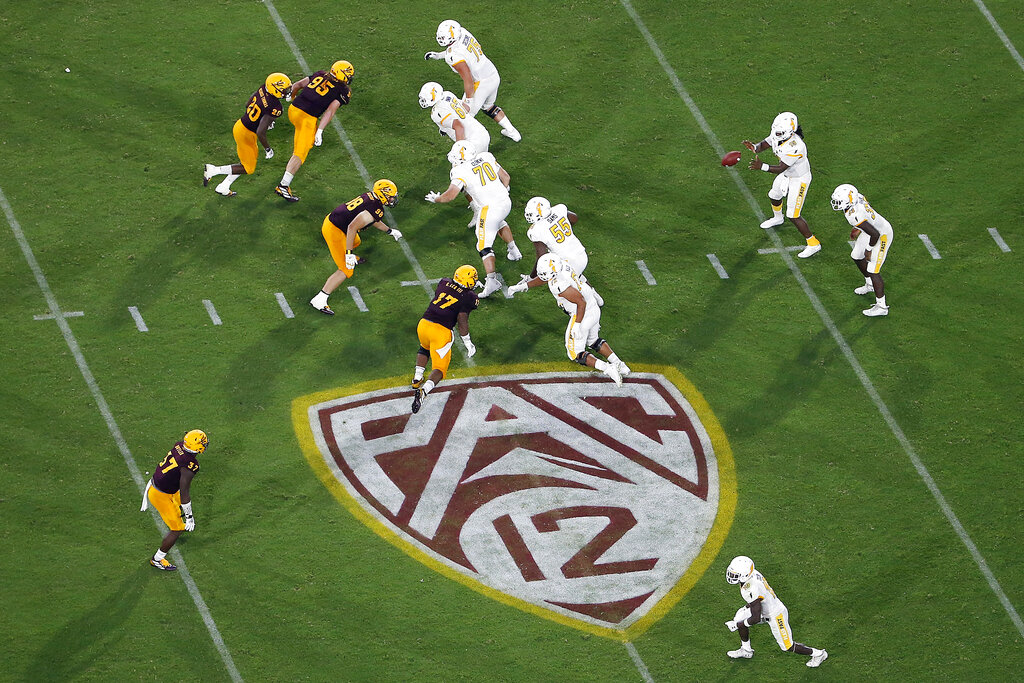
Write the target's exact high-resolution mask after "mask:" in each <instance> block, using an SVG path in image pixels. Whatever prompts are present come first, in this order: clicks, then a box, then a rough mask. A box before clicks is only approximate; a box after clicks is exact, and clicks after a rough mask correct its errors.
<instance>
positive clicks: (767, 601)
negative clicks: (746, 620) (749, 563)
mask: <svg viewBox="0 0 1024 683" xmlns="http://www.w3.org/2000/svg"><path fill="white" fill-rule="evenodd" d="M740 595H742V596H743V600H744V601H746V602H747V603H748V604H749V603H751V602H753V601H754V600H757V599H758V598H761V616H762V618H768V619H773V618H775V617H776V616H778V615H779V614H781V613H782V612H783V611H784V610H785V609H786V606H785V605H783V604H782V601H781V600H779V597H778V596H777V595H775V591H774V590H772V587H771V586H769V585H768V582H767V581H765V579H764V576H763V575H762V574H761V572H759V571H754V574H753V576H751V577H750V580H749V581H747V582H746V583H745V584H743V585H742V586H740Z"/></svg>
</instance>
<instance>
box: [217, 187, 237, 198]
mask: <svg viewBox="0 0 1024 683" xmlns="http://www.w3.org/2000/svg"><path fill="white" fill-rule="evenodd" d="M215 192H216V193H217V194H219V195H220V196H222V197H234V196H235V195H236V194H238V193H237V192H235V191H234V190H222V189H220V188H219V187H218V188H217V189H216V190H215Z"/></svg>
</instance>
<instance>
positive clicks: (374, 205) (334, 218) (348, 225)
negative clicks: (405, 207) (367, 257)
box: [309, 178, 402, 315]
mask: <svg viewBox="0 0 1024 683" xmlns="http://www.w3.org/2000/svg"><path fill="white" fill-rule="evenodd" d="M396 201H398V188H397V187H396V186H395V184H394V183H393V182H391V181H390V180H388V179H387V178H381V179H380V180H378V181H377V182H375V183H374V184H373V189H372V190H371V191H369V192H364V193H363V194H361V195H359V196H358V197H356V198H355V199H352V200H350V201H347V202H345V203H344V204H342V205H341V206H339V207H337V208H336V209H335V210H334V211H332V212H331V213H329V214H327V217H326V218H324V223H323V225H322V226H321V227H320V232H322V233H323V236H324V241H326V242H327V247H328V249H330V250H331V257H332V258H333V259H334V263H335V265H337V266H338V270H337V271H335V273H334V274H332V275H331V276H329V277H328V278H327V282H325V283H324V286H323V289H321V290H320V292H319V293H318V294H317V295H316V296H314V297H313V298H312V299H310V300H309V305H310V306H312V307H313V308H315V309H316V310H318V311H320V312H321V313H323V314H325V315H334V311H332V310H331V307H330V306H328V305H327V298H328V297H329V296H330V295H331V292H333V291H334V290H336V289H337V288H338V287H339V286H340V285H341V283H342V282H344V281H345V279H346V278H350V277H352V276H353V274H354V271H355V267H356V264H357V263H359V257H357V256H356V255H355V249H356V247H358V246H359V244H360V243H361V242H362V240H360V239H359V231H360V230H362V229H363V228H365V227H366V226H368V225H371V224H372V225H373V227H375V228H377V229H378V230H381V231H383V232H386V233H387V234H389V235H391V236H392V237H394V238H395V241H396V242H397V241H398V240H399V239H401V237H402V233H401V232H400V231H399V230H398V228H391V227H388V225H387V224H386V223H384V207H385V206H394V205H395V202H396Z"/></svg>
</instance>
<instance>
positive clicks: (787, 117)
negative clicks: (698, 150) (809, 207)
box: [743, 111, 821, 258]
mask: <svg viewBox="0 0 1024 683" xmlns="http://www.w3.org/2000/svg"><path fill="white" fill-rule="evenodd" d="M743 144H744V146H746V148H747V149H749V150H750V151H751V152H753V153H754V158H753V160H752V161H751V162H750V170H751V171H766V172H767V173H774V174H775V181H774V182H773V183H772V189H771V190H769V192H768V199H770V200H771V202H772V214H773V215H772V217H771V218H769V219H768V220H766V221H764V222H763V223H761V227H762V228H764V229H765V230H767V229H768V228H773V227H775V226H776V225H782V224H783V223H785V222H786V219H785V218H783V217H782V200H783V199H785V200H786V218H788V219H789V220H791V221H792V222H793V225H795V226H796V227H797V230H799V231H800V234H801V235H803V236H804V239H806V240H807V246H806V247H804V249H803V251H801V252H800V253H799V254H797V256H799V257H800V258H807V257H809V256H814V255H815V254H817V253H818V252H819V251H821V242H819V241H818V238H817V237H815V236H814V233H812V232H811V229H810V227H808V225H807V221H805V220H804V219H803V218H801V217H800V209H802V208H803V206H804V200H805V199H807V186H808V185H810V184H811V163H810V162H809V161H808V160H807V145H806V144H805V143H804V133H803V130H802V129H801V128H800V124H799V122H797V119H796V114H794V113H793V112H789V111H784V112H782V113H781V114H779V115H778V116H776V117H775V120H774V121H772V130H771V133H769V135H768V137H767V138H765V139H764V140H761V141H760V142H758V143H756V144H755V143H753V142H751V141H750V140H744V141H743ZM768 148H771V150H772V153H773V154H775V156H777V157H778V158H779V163H778V164H775V165H770V164H766V163H764V162H762V161H761V160H760V159H758V158H757V153H758V152H761V151H763V150H766V149H768Z"/></svg>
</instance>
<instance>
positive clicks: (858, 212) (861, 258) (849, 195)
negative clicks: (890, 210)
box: [832, 184, 892, 318]
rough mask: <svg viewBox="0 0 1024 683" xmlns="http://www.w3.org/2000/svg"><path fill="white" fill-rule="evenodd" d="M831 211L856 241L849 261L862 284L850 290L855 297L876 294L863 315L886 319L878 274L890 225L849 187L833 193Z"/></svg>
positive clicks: (889, 240) (886, 250)
mask: <svg viewBox="0 0 1024 683" xmlns="http://www.w3.org/2000/svg"><path fill="white" fill-rule="evenodd" d="M832 208H833V209H834V210H836V211H842V212H843V216H845V217H846V220H847V222H848V223H849V224H850V225H852V226H853V232H852V233H851V234H850V237H853V238H855V239H856V240H857V241H856V242H854V244H853V251H852V252H851V253H850V258H852V259H853V262H854V263H856V264H857V267H858V268H860V272H861V273H862V274H863V275H864V284H863V285H861V286H860V287H858V288H857V289H855V290H853V291H854V293H856V294H870V293H871V292H874V293H875V304H874V306H872V307H871V308H868V309H866V310H865V311H864V315H866V316H868V317H871V318H875V317H878V316H882V315H889V304H887V303H886V302H885V283H884V282H882V276H881V275H879V271H880V270H882V264H883V263H885V257H886V256H888V255H889V247H891V246H892V225H890V224H889V221H887V220H885V217H884V216H882V214H880V213H878V212H876V211H875V210H874V209H872V208H871V205H870V204H868V200H867V199H866V198H865V197H864V195H862V194H860V193H859V192H858V191H857V188H856V187H854V186H853V185H850V184H843V185H840V186H839V187H837V188H836V189H835V191H834V192H833V193H832Z"/></svg>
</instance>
